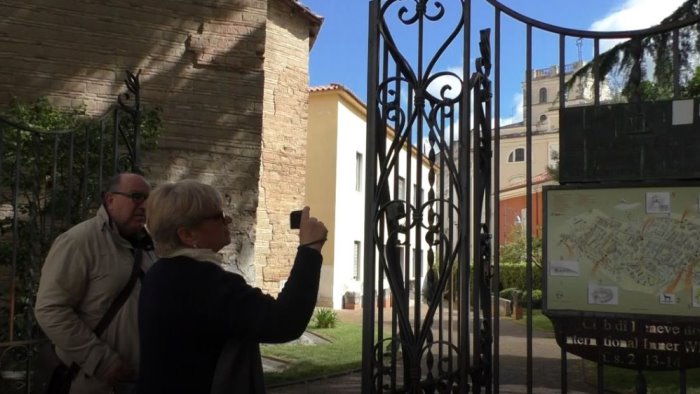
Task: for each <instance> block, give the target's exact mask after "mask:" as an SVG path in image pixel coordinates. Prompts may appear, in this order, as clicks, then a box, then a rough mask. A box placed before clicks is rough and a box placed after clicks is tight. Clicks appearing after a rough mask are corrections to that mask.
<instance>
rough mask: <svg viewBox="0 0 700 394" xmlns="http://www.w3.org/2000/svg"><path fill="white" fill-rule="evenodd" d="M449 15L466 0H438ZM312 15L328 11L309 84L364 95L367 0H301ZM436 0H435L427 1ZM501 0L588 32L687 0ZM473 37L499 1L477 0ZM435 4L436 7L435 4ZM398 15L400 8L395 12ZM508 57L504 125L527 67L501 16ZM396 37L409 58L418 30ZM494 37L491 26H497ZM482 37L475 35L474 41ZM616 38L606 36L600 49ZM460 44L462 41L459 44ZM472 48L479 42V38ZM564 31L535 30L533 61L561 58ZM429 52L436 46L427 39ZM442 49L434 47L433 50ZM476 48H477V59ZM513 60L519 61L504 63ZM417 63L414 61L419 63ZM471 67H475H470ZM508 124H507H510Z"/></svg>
mask: <svg viewBox="0 0 700 394" xmlns="http://www.w3.org/2000/svg"><path fill="white" fill-rule="evenodd" d="M440 1H441V2H442V3H443V5H444V6H445V8H446V11H447V15H453V16H454V15H458V11H459V8H460V7H461V1H459V0H440ZM301 2H302V3H303V4H304V5H305V6H306V7H309V8H310V9H311V10H312V11H313V12H314V13H316V14H318V15H321V16H323V17H324V19H325V21H324V23H323V26H322V28H321V31H320V34H319V36H318V38H317V40H316V43H315V44H314V47H313V49H312V50H311V60H310V66H309V67H310V85H311V86H319V85H326V84H329V83H340V84H342V85H344V86H346V87H347V88H349V89H350V90H351V91H353V92H354V93H355V94H357V96H358V97H360V98H361V99H362V100H363V101H365V100H366V90H367V86H366V85H367V25H368V4H369V2H368V0H301ZM434 3H435V0H429V2H428V4H429V7H430V6H431V4H432V5H434ZM501 3H502V4H504V5H506V6H508V7H510V8H512V9H513V10H515V11H517V12H520V13H522V14H524V15H526V16H528V17H531V18H533V19H536V20H539V21H542V22H547V23H550V24H554V25H557V26H561V27H567V28H575V29H583V30H604V31H610V30H632V29H640V28H645V27H649V26H652V25H654V24H657V23H658V22H659V21H661V19H663V18H664V17H666V16H668V15H669V14H670V13H671V12H673V11H674V10H675V9H676V8H677V7H678V6H679V5H680V4H682V3H683V0H587V1H575V0H501ZM411 4H414V0H398V1H397V7H396V9H398V7H400V6H402V5H406V6H410V5H411ZM471 4H472V24H473V29H474V30H473V32H472V39H473V40H477V39H478V30H479V29H481V28H485V27H491V25H492V24H493V19H494V17H493V7H492V6H490V5H489V4H488V3H487V2H486V1H485V0H472V3H471ZM429 9H430V8H429ZM392 18H394V19H396V18H397V17H396V12H394V14H393V17H392ZM454 20H455V19H454V17H453V18H451V19H450V17H448V16H446V17H444V18H443V19H441V20H440V22H438V23H433V24H429V25H426V33H425V35H426V37H427V39H428V41H429V42H434V43H438V44H441V43H442V42H444V37H446V36H447V34H449V32H450V30H451V27H452V26H453V23H452V22H453V21H454ZM501 23H502V27H503V31H502V42H501V45H502V62H504V64H503V65H502V68H501V78H502V90H501V118H502V122H501V124H507V123H509V122H510V121H517V120H519V118H520V119H521V117H522V111H521V110H520V109H521V106H522V93H521V84H522V82H523V79H524V71H523V70H524V69H525V63H524V62H525V30H524V28H523V27H522V25H521V24H520V23H516V22H515V21H513V20H512V19H510V18H508V17H507V16H503V17H502V19H501ZM394 36H395V39H396V41H397V42H400V43H401V44H402V45H405V47H402V51H405V54H407V56H409V57H410V56H411V55H412V54H414V53H415V48H414V46H413V45H414V42H415V40H414V37H416V34H415V32H413V31H410V30H409V29H405V30H401V31H398V30H397V31H396V32H395V33H394ZM492 39H493V32H492ZM474 43H476V41H475V42H474ZM613 44H614V43H613V42H602V43H601V48H602V49H605V48H607V47H610V46H612V45H613ZM460 45H461V44H460ZM592 45H593V44H592V42H590V41H586V42H584V43H583V44H582V48H581V53H582V59H583V60H584V61H585V60H589V59H590V58H591V57H592V53H593V49H592ZM566 46H567V49H566V61H567V63H571V62H574V61H576V60H578V47H577V46H576V43H575V40H573V39H572V40H570V42H569V41H567V44H566ZM472 48H473V49H472V50H473V51H476V50H477V46H476V45H474V44H473V46H472ZM557 48H558V37H556V36H554V35H551V34H547V33H543V32H539V31H537V30H536V31H535V32H534V33H533V67H534V68H546V67H549V66H551V65H554V64H558V56H559V55H558V52H557ZM426 49H427V50H430V45H429V44H426ZM435 49H436V48H435ZM477 56H478V54H477V53H472V54H471V59H470V64H472V65H473V61H474V58H475V57H477ZM509 59H515V60H514V61H513V62H509V63H508V64H505V62H506V61H507V60H509ZM463 62H464V61H463V59H462V56H461V53H460V51H459V50H458V49H457V48H455V50H453V51H450V50H448V51H447V52H446V53H445V55H443V56H442V57H441V58H440V60H439V62H438V64H437V68H436V71H445V70H453V71H460V72H459V73H460V74H461V69H462V65H463ZM414 63H415V62H414ZM472 71H473V66H472ZM504 122H505V123H504Z"/></svg>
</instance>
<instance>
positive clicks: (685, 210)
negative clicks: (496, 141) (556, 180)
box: [543, 183, 700, 370]
mask: <svg viewBox="0 0 700 394" xmlns="http://www.w3.org/2000/svg"><path fill="white" fill-rule="evenodd" d="M543 257H544V259H543V260H544V266H543V271H544V272H543V273H544V297H543V312H544V313H545V314H546V315H547V316H549V317H550V319H552V321H553V323H554V328H555V332H556V338H557V343H558V344H559V345H560V346H561V347H562V348H563V349H564V350H565V351H566V352H569V353H573V354H576V355H579V356H581V357H583V358H586V359H589V360H593V361H597V362H600V363H603V364H608V365H615V366H619V367H623V368H630V369H636V370H640V369H645V370H646V369H655V370H673V369H680V368H696V367H698V366H700V326H699V325H698V322H699V321H700V319H699V318H700V184H697V183H696V184H689V183H683V184H675V185H671V184H655V185H654V184H643V185H640V184H637V185H618V186H610V185H606V186H602V185H596V186H580V185H579V186H575V187H574V186H553V187H545V188H544V229H543Z"/></svg>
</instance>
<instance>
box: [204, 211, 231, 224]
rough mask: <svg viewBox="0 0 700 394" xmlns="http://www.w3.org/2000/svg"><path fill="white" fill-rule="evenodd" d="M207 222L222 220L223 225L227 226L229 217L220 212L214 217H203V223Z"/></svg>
mask: <svg viewBox="0 0 700 394" xmlns="http://www.w3.org/2000/svg"><path fill="white" fill-rule="evenodd" d="M205 220H221V222H222V223H224V224H226V221H227V220H228V215H226V214H225V213H224V212H223V211H219V212H217V213H215V214H213V215H209V216H205V217H203V218H202V221H205Z"/></svg>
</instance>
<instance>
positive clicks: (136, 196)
mask: <svg viewBox="0 0 700 394" xmlns="http://www.w3.org/2000/svg"><path fill="white" fill-rule="evenodd" d="M110 193H112V194H118V195H120V196H124V197H128V198H130V199H131V200H132V201H134V202H136V203H139V202H144V201H146V200H147V199H148V194H146V193H140V192H134V193H124V192H110Z"/></svg>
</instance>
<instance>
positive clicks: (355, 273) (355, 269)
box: [352, 241, 362, 280]
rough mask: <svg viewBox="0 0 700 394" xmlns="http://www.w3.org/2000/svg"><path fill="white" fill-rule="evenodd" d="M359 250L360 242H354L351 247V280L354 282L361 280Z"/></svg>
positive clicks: (360, 247)
mask: <svg viewBox="0 0 700 394" xmlns="http://www.w3.org/2000/svg"><path fill="white" fill-rule="evenodd" d="M361 249H362V244H361V243H360V241H355V243H354V244H353V247H352V278H353V279H354V280H361V279H362V259H361V258H360V256H361V253H362V251H361Z"/></svg>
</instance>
